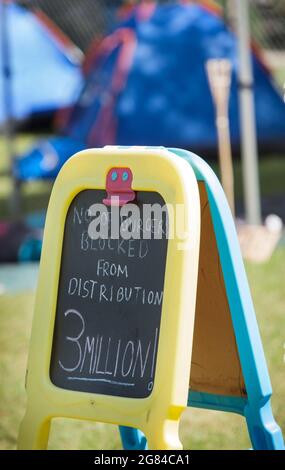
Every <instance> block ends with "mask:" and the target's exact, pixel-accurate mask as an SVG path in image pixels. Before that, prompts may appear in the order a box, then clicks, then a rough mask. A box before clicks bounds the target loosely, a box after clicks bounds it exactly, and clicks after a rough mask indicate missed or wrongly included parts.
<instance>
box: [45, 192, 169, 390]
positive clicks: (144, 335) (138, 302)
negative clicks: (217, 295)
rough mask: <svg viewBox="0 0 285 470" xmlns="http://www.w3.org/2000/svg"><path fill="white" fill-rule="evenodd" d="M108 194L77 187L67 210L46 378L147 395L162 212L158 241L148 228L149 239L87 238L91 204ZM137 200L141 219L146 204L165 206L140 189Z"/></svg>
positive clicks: (158, 307) (160, 273)
mask: <svg viewBox="0 0 285 470" xmlns="http://www.w3.org/2000/svg"><path fill="white" fill-rule="evenodd" d="M105 196H106V192H105V191H103V190H85V191H82V192H80V193H79V194H78V195H77V196H76V197H75V199H74V200H73V202H72V204H71V205H70V207H69V210H68V214H67V218H66V222H65V231H64V239H63V248H62V258H61V270H60V279H59V286H58V298H57V308H56V318H55V327H54V336H53V346H52V354H51V362H50V378H51V381H52V382H53V384H54V385H56V386H57V387H60V388H64V389H69V390H77V391H84V392H92V393H100V394H105V395H112V396H121V397H132V398H144V397H147V396H149V395H150V393H151V391H152V389H153V384H154V378H155V368H156V355H157V347H158V341H159V329H160V320H161V311H162V302H163V288H164V276H165V264H166V255H167V236H166V224H165V221H166V219H165V218H164V216H163V215H162V220H161V221H160V223H161V225H160V226H161V227H162V230H161V235H162V236H161V238H160V239H154V235H153V233H151V239H148V240H145V239H135V238H131V239H130V240H125V239H122V238H119V239H112V238H108V239H103V238H101V239H97V240H92V239H91V238H90V237H89V236H88V226H89V224H90V221H91V220H92V217H90V215H89V213H88V209H89V208H90V206H92V205H93V204H94V203H102V200H103V199H104V197H105ZM135 204H136V205H137V207H138V208H139V214H140V217H141V216H142V212H143V207H144V205H145V204H158V205H159V206H161V207H162V206H163V205H164V201H163V199H162V197H161V196H160V195H159V194H158V193H156V192H148V191H139V192H137V194H136V201H135ZM110 211H111V209H110V208H108V214H109V217H110V214H111V212H110ZM154 217H155V216H153V217H152V218H153V220H152V222H154ZM93 219H94V218H93ZM109 221H110V218H109V219H108V222H107V223H109ZM156 222H157V220H156ZM152 226H153V225H152V224H150V225H149V227H150V231H151V232H152V228H151V227H152ZM156 227H157V226H156Z"/></svg>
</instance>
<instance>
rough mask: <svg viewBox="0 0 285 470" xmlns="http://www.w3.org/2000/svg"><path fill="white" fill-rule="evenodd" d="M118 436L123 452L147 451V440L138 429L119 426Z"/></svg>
mask: <svg viewBox="0 0 285 470" xmlns="http://www.w3.org/2000/svg"><path fill="white" fill-rule="evenodd" d="M119 429H120V435H121V439H122V444H123V449H125V450H147V440H146V437H145V435H144V434H143V433H142V432H141V431H139V429H134V428H130V427H127V426H120V427H119Z"/></svg>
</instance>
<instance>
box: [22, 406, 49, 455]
mask: <svg viewBox="0 0 285 470" xmlns="http://www.w3.org/2000/svg"><path fill="white" fill-rule="evenodd" d="M50 422H51V419H50V418H47V417H46V416H42V415H35V413H34V412H33V413H29V412H28V411H27V412H26V415H25V417H24V419H23V421H22V423H21V426H20V431H19V437H18V449H19V450H44V449H47V446H48V439H49V432H50Z"/></svg>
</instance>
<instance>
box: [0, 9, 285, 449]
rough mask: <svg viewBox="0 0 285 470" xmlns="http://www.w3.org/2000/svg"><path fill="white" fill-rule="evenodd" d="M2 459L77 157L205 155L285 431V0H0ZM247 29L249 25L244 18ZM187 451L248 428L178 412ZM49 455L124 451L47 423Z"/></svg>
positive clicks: (100, 429)
mask: <svg viewBox="0 0 285 470" xmlns="http://www.w3.org/2000/svg"><path fill="white" fill-rule="evenodd" d="M0 15H1V16H0V47H1V48H0V377H1V383H0V449H14V448H15V447H16V440H17V433H18V427H19V423H20V420H21V419H22V416H23V413H24V409H25V390H24V381H25V368H26V361H27V353H28V343H29V336H30V329H31V321H32V314H33V302H34V293H35V287H36V280H37V274H38V261H39V258H40V252H41V244H42V234H43V228H44V220H45V213H46V208H47V204H48V200H49V195H50V192H51V189H52V185H53V181H54V179H55V177H56V175H57V173H58V172H59V170H60V168H61V166H62V165H63V164H64V162H65V161H66V160H67V159H68V158H69V157H70V156H71V155H73V154H74V153H75V152H77V151H79V150H82V149H85V148H90V147H100V146H104V145H109V144H114V145H116V144H119V145H164V146H172V147H182V148H185V149H189V150H191V151H194V152H196V153H198V154H199V155H200V156H201V157H202V158H204V159H205V160H206V161H207V162H208V163H209V164H210V165H211V166H212V168H213V169H214V171H215V172H216V173H217V174H218V176H219V177H220V178H221V181H222V183H223V186H224V189H225V192H226V195H227V197H228V200H229V203H230V206H231V209H232V211H233V215H234V216H235V220H236V224H237V229H238V233H239V237H240V243H241V247H242V252H243V255H244V258H245V262H246V269H247V273H248V276H249V282H250V286H251V290H252V295H253V299H254V303H255V307H256V313H257V318H258V322H259V325H260V330H261V335H262V339H263V343H264V348H265V353H266V357H267V360H268V366H269V371H270V375H271V379H272V384H273V391H274V393H273V408H274V413H275V416H276V419H277V421H278V423H279V425H280V426H281V427H282V429H283V432H285V411H284V397H285V325H284V323H285V322H284V312H285V237H284V230H283V223H284V221H285V104H284V96H283V95H284V83H285V2H284V1H283V0H249V1H247V0H242V1H241V0H223V1H222V0H221V1H216V2H214V1H210V0H208V1H173V0H172V1H171V0H161V1H157V2H154V1H127V0H125V1H124V0H61V1H58V0H21V1H3V0H0ZM247 20H248V21H247ZM181 438H182V441H183V443H184V448H185V449H214V448H218V449H240V448H248V447H249V446H250V442H249V438H248V435H247V430H246V427H245V424H244V422H243V419H242V418H240V417H238V416H235V415H229V414H226V413H221V412H214V411H205V410H195V409H191V410H189V409H188V410H187V411H186V412H185V413H184V417H183V420H182V423H181ZM49 447H50V448H51V449H74V448H80V449H118V448H120V439H119V433H118V430H117V428H116V427H114V426H109V425H103V424H96V425H93V424H92V423H83V422H79V421H65V420H60V419H56V420H54V423H53V426H52V433H51V439H50V444H49Z"/></svg>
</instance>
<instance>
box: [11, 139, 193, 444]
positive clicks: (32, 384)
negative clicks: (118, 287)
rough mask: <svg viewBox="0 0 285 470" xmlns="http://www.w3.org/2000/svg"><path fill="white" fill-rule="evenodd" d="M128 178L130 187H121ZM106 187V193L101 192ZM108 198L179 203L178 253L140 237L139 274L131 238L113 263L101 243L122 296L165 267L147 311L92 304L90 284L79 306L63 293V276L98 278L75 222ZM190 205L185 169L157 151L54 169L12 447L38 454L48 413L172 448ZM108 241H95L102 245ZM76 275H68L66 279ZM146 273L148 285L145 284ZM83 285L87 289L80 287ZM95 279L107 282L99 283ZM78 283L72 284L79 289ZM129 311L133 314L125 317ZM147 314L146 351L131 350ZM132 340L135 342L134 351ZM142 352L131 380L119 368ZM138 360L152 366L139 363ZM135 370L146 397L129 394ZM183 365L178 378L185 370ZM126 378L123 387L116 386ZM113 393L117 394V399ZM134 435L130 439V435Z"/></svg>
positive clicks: (100, 153)
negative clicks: (157, 297)
mask: <svg viewBox="0 0 285 470" xmlns="http://www.w3.org/2000/svg"><path fill="white" fill-rule="evenodd" d="M142 162H143V164H142ZM130 175H132V180H131V179H129V176H130ZM131 183H132V185H131ZM108 184H109V186H108ZM106 189H109V190H110V191H107V192H106ZM114 192H115V193H116V196H117V197H118V200H119V202H125V200H126V196H128V200H132V199H130V197H131V196H132V193H133V192H136V196H137V200H136V204H137V208H138V207H140V208H141V207H142V206H143V204H144V202H143V201H144V200H146V199H143V197H144V198H147V199H148V200H150V199H149V198H151V197H153V196H152V195H156V198H155V200H156V199H157V195H159V197H161V198H162V200H163V201H164V202H165V203H166V204H169V207H170V205H172V206H173V207H176V205H180V206H181V205H183V208H184V234H185V235H186V236H185V238H184V239H183V244H185V247H184V249H181V240H180V238H179V237H177V236H176V232H175V230H173V232H174V237H172V238H169V239H168V240H167V256H166V255H164V257H163V259H162V258H161V257H160V258H159V259H156V254H157V251H156V247H157V245H155V247H154V248H155V249H154V250H152V248H153V245H152V246H151V243H154V242H157V240H154V241H153V240H151V242H150V245H149V249H150V251H149V254H148V255H146V254H145V255H144V256H145V257H146V256H149V257H150V264H151V269H148V270H147V271H146V273H145V272H144V270H143V268H142V265H143V261H142V259H145V258H142V256H138V255H137V256H136V257H134V255H133V253H134V249H135V242H136V240H132V242H133V243H132V245H131V246H129V250H132V251H131V256H130V258H126V257H125V258H124V256H125V255H124V254H122V250H121V249H120V250H117V251H115V250H114V248H113V247H112V246H110V247H109V245H108V243H107V244H106V247H107V248H106V249H105V251H104V258H105V260H106V259H108V261H110V262H113V261H114V257H115V253H117V255H116V256H117V257H116V258H115V260H116V262H117V264H118V262H119V261H120V262H121V261H122V266H124V265H126V266H127V265H128V266H131V268H130V272H131V275H130V276H127V280H125V281H124V282H125V283H124V286H127V288H130V287H132V285H133V283H134V282H137V277H138V274H139V273H143V275H141V277H140V280H141V279H143V281H141V282H146V283H147V282H150V278H151V276H152V274H153V273H155V269H156V266H154V264H155V265H159V264H160V263H161V261H165V268H164V271H163V274H164V277H163V283H162V293H163V302H162V303H160V305H161V309H160V312H158V310H157V309H153V306H151V305H150V303H151V302H148V303H146V302H145V301H143V302H141V303H140V307H138V304H136V305H135V306H134V304H131V303H129V304H127V303H125V304H123V305H122V304H121V303H120V304H118V301H117V300H116V298H115V296H114V297H113V293H112V299H111V297H109V299H108V298H107V299H106V297H104V298H103V297H101V288H100V299H99V300H98V299H97V297H96V296H95V297H93V288H92V297H91V299H90V298H89V297H88V298H87V294H86V292H84V296H82V294H81V291H80V295H77V296H74V295H73V293H72V289H71V288H70V286H71V282H72V285H74V283H75V282H74V279H75V280H76V278H75V277H74V276H78V275H80V276H81V277H80V283H81V278H86V277H87V276H88V277H87V279H91V280H92V282H93V285H95V283H100V282H101V278H100V275H99V274H98V272H97V271H96V264H95V262H96V263H97V262H98V257H99V258H100V255H98V251H88V252H86V251H85V248H84V246H83V245H82V239H83V238H82V236H83V235H84V234H85V233H86V230H87V233H88V234H89V228H90V227H89V225H88V226H85V225H86V224H88V223H89V219H88V217H89V216H90V215H91V216H92V215H94V214H92V213H91V214H90V208H92V207H94V202H97V199H96V198H98V197H99V201H100V202H101V203H102V201H107V202H109V197H111V193H112V194H114ZM88 195H89V196H90V199H89V202H88V204H87V205H86V206H84V204H83V202H82V201H83V200H84V201H85V200H86V198H88V197H89V196H88ZM98 195H99V196H98ZM106 197H107V199H106ZM79 201H80V204H79ZM151 202H152V201H151V200H150V203H151ZM104 204H105V202H104ZM199 205H200V204H199V190H198V185H197V181H196V178H195V175H194V172H193V170H192V168H191V167H190V166H189V165H188V164H187V162H186V161H184V160H182V159H181V158H178V157H177V156H173V154H171V153H170V152H169V151H168V150H166V149H163V148H155V149H154V148H146V149H145V148H140V147H131V148H123V149H122V148H121V149H120V148H116V147H110V148H104V149H94V150H87V151H84V152H80V153H79V154H77V155H75V156H74V157H73V158H71V159H69V160H68V162H67V163H66V164H65V165H64V167H63V168H62V170H61V172H60V174H59V176H58V178H57V179H56V182H55V184H54V187H53V191H52V195H51V199H50V203H49V207H48V212H47V219H46V226H45V234H44V242H43V250H42V257H41V265H40V274H39V282H38V289H37V296H36V303H35V313H34V319H33V328H32V335H31V344H30V352H29V361H28V370H27V384H26V385H27V409H26V413H25V416H24V419H23V421H22V423H21V427H20V433H19V440H18V446H19V448H20V449H46V448H47V445H48V438H49V432H50V423H51V420H52V418H55V417H63V418H73V419H84V420H89V421H90V420H91V421H99V422H105V423H112V424H117V425H123V426H129V427H131V428H138V429H141V430H142V431H143V433H144V435H145V436H146V437H147V440H148V445H149V447H150V448H152V449H180V448H181V447H182V445H181V443H180V440H179V435H178V428H179V420H180V416H181V413H182V412H183V410H184V408H185V407H186V405H187V396H188V383H189V375H190V369H189V367H188V364H190V361H191V352H192V336H193V329H194V315H195V301H196V286H197V275H198V257H199V241H200V211H199ZM127 207H129V206H127ZM74 208H77V209H76V210H77V214H79V213H82V214H88V217H87V218H86V217H83V218H82V220H81V221H80V223H77V222H76V221H77V218H74V214H75V209H74ZM70 211H71V212H70ZM110 217H111V218H112V212H111V215H110ZM100 220H101V219H100ZM139 221H140V219H139V220H138V222H139ZM84 224H85V225H84ZM173 225H174V221H173V220H172V221H171V219H170V220H169V226H170V228H169V230H170V232H171V231H172V229H173V228H174V227H173ZM84 240H85V243H86V239H84ZM88 240H89V239H88ZM110 240H111V238H110V239H109V238H108V239H107V241H108V242H109V241H110ZM105 241H106V240H105ZM111 241H112V240H111ZM88 243H90V242H88ZM151 250H152V251H151ZM126 252H127V251H126ZM96 253H97V254H96ZM118 253H120V255H119V254H118ZM164 253H165V252H164ZM119 256H121V257H122V259H121V258H119ZM101 257H102V255H101ZM123 263H124V264H123ZM97 266H98V264H97ZM144 266H145V265H144ZM148 266H149V265H148ZM78 271H79V272H80V274H77V273H78ZM100 272H101V271H100ZM154 277H155V279H154V281H156V278H157V276H154ZM109 279H110V278H109ZM186 279H187V283H186V282H185V280H186ZM188 281H189V282H190V287H189V285H188ZM76 282H77V281H76ZM87 282H89V283H90V281H89V280H88V281H87ZM104 282H105V283H106V282H107V281H106V278H105V279H104ZM108 282H110V281H108ZM86 285H87V286H88V284H86V281H84V286H85V288H86ZM134 285H135V286H138V284H134ZM112 287H114V286H113V285H112ZM149 287H150V288H152V287H153V285H150V286H149ZM136 288H137V287H136ZM80 289H81V288H80ZM104 289H105V287H104ZM87 291H88V288H87ZM103 292H106V290H105V291H103ZM112 292H113V290H112ZM104 295H106V294H104ZM88 296H89V294H88ZM101 300H102V302H101ZM105 300H107V302H106V303H105ZM100 302H101V303H100ZM102 305H103V307H102ZM121 305H122V307H121ZM149 305H150V306H149ZM139 308H140V309H141V310H140V315H137V312H138V310H139ZM99 309H101V311H100V313H101V317H100V318H101V320H102V317H103V321H104V323H103V322H102V323H101V325H102V326H101V327H100V328H102V329H101V330H100V328H99V327H98V324H99V322H100V318H99V317H98V316H97V318H96V321H94V323H92V318H93V320H94V318H95V316H96V315H98V310H99ZM174 312H175V315H174V314H173V313H174ZM158 313H159V315H160V324H159V327H158V328H157V330H156V333H155V336H154V337H153V338H154V340H153V342H152V343H150V342H149V338H147V340H146V341H144V342H143V336H142V333H143V334H144V335H145V334H146V333H147V332H146V331H145V327H146V326H147V325H148V322H147V321H146V320H145V319H146V318H150V320H151V319H153V318H154V315H156V316H157V315H158ZM112 315H113V316H114V315H115V316H117V318H119V320H120V323H121V324H123V325H124V331H123V334H122V336H121V337H120V339H119V341H118V347H117V352H116V353H114V351H113V352H112V350H111V349H110V347H111V346H110V344H111V340H112V339H113V337H114V336H115V335H116V334H117V330H116V328H115V326H116V325H115V326H114V322H112V321H110V317H111V316H112ZM127 315H129V317H127ZM136 315H137V317H136ZM90 317H91V319H90ZM126 318H129V319H131V320H132V322H133V321H135V320H137V323H135V324H132V325H131V323H132V322H131V321H129V322H128V321H127V319H126ZM66 320H68V322H70V323H68V326H67V327H66V326H65V327H64V328H65V329H64V330H63V329H62V327H61V325H66ZM124 322H125V323H124ZM149 323H150V322H149ZM90 325H91V326H90ZM98 330H99V331H98ZM63 331H64V333H63ZM191 331H192V334H191ZM103 334H104V335H105V336H104V337H105V338H107V339H108V338H109V342H108V346H107V353H106V356H105V360H104V364H105V366H104V367H105V368H104V369H102V366H101V369H100V368H99V369H100V370H99V369H98V364H99V363H100V360H99V358H100V353H101V344H102V338H103ZM92 335H93V336H92ZM100 335H101V343H100V346H98V350H97V349H96V348H95V341H96V339H95V336H96V337H97V338H98V337H99V336H100ZM144 337H145V336H144ZM133 338H135V340H132V339H133ZM138 339H141V342H140V343H138ZM123 341H125V343H127V344H126V348H125V353H124V354H123V355H122V354H121V355H120V347H121V344H123ZM135 341H137V342H136V343H135ZM96 344H98V343H96ZM135 344H136V345H137V353H136V356H134V354H133V353H132V352H131V354H130V351H132V348H133V351H134V345H135ZM148 344H149V346H148ZM150 345H152V346H153V350H154V352H153V355H152V356H150V354H148V353H147V352H145V351H150V347H151V346H150ZM96 347H97V346H96ZM154 347H155V348H156V349H154ZM147 348H148V349H147ZM99 350H100V353H99V352H98V351H99ZM110 351H111V352H112V353H111V352H110ZM142 351H144V354H145V356H144V361H143V360H141V361H140V360H138V361H137V364H141V369H140V371H141V373H139V374H138V373H136V370H137V369H135V368H134V369H132V370H133V373H132V374H131V373H130V371H131V365H132V364H133V362H131V365H130V366H128V367H127V368H126V366H125V360H126V358H129V360H130V361H133V360H134V357H137V358H142V354H143V352H142ZM109 352H110V354H109ZM128 354H129V355H128ZM86 355H87V357H88V359H89V361H90V362H89V363H87V367H86V363H85V362H84V361H85V358H86ZM94 357H95V359H94ZM150 357H152V358H153V359H152V360H150V359H149V358H150ZM110 358H111V359H110ZM112 358H113V359H112ZM108 361H109V366H108V367H107V365H108ZM110 361H111V362H112V361H113V362H112V364H113V365H114V366H115V368H112V367H110V366H111V365H112V364H110ZM119 361H121V362H120V364H119ZM143 362H144V364H145V365H144V364H143ZM118 364H119V365H120V369H119V368H118V367H117V366H118ZM165 364H167V367H165ZM147 367H148V368H149V370H150V371H151V374H150V377H151V382H148V383H149V384H151V388H148V389H147V390H148V392H147V393H146V392H145V389H144V388H143V390H142V392H143V393H142V394H141V395H140V398H139V399H138V398H137V396H138V395H137V394H136V393H137V392H140V391H141V386H142V385H143V379H144V377H145V376H144V371H145V370H147ZM187 369H188V373H185V370H187ZM118 370H119V372H118ZM110 374H111V375H110ZM119 374H120V375H119ZM128 374H129V376H131V378H132V380H128V381H127V379H126V376H127V375H128ZM79 382H80V384H81V385H80V387H79V385H78V383H79ZM131 382H132V383H131ZM67 384H68V385H67ZM126 386H128V387H129V388H128V389H127V387H126ZM99 387H100V388H99ZM122 387H125V388H124V390H129V391H128V392H125V393H124V392H122ZM135 391H136V393H135ZM138 436H139V434H138V432H137V431H136V433H135V437H136V439H137V437H138Z"/></svg>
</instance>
